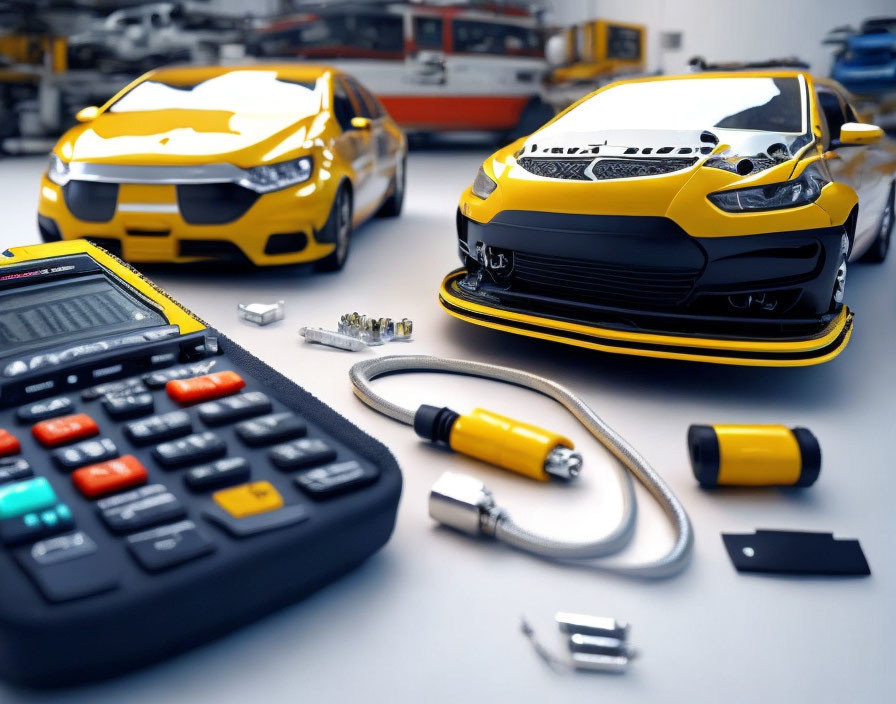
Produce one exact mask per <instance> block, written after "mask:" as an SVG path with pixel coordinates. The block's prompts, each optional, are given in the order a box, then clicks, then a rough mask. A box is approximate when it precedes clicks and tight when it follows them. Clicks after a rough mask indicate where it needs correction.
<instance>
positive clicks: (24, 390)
mask: <svg viewBox="0 0 896 704" xmlns="http://www.w3.org/2000/svg"><path fill="white" fill-rule="evenodd" d="M401 481H402V480H401V473H400V471H399V468H398V466H397V464H396V462H395V460H394V458H393V457H392V455H391V454H390V453H389V451H388V450H387V449H386V448H385V447H384V446H383V445H382V444H380V443H379V442H377V441H376V440H374V439H373V438H371V437H369V436H367V435H365V434H364V433H363V432H361V431H360V430H359V429H358V428H356V427H355V426H354V425H352V424H351V423H349V422H348V421H347V420H346V419H344V418H342V417H341V416H339V415H338V414H337V413H336V412H335V411H333V410H332V409H330V408H329V407H327V406H326V405H324V404H323V403H322V402H320V401H319V400H317V399H316V398H315V397H313V396H312V395H310V394H309V393H307V392H306V391H304V390H303V389H302V388H300V387H299V386H297V385H296V384H295V383H293V382H292V381H290V380H289V379H288V378H286V377H285V376H283V375H282V374H280V373H278V372H277V371H275V370H274V369H272V368H271V367H269V366H268V365H266V364H265V363H264V362H262V361H260V360H259V359H257V358H255V357H253V356H252V355H250V354H249V353H248V352H246V351H245V350H243V349H242V348H240V347H239V346H238V345H236V344H234V343H233V342H232V341H230V340H229V339H228V338H227V337H225V336H224V335H222V334H220V333H219V332H217V331H216V330H214V329H213V328H211V327H209V326H208V325H206V324H205V323H204V322H202V320H200V319H199V318H197V317H196V316H195V315H193V314H192V313H190V312H189V311H187V310H186V309H184V308H183V307H182V306H181V305H179V304H178V303H177V302H175V301H174V300H173V299H172V298H170V297H169V296H168V295H167V294H165V293H164V292H163V291H161V290H160V289H158V288H157V287H156V286H154V285H153V284H152V283H150V282H149V281H147V280H146V279H145V278H143V277H142V276H141V275H140V274H139V273H137V272H136V271H135V270H134V269H132V268H131V267H129V266H128V265H126V264H124V263H123V262H121V261H119V260H118V259H117V258H115V257H113V256H112V255H110V254H109V253H107V252H105V251H103V250H101V249H99V248H97V247H94V246H93V245H91V244H89V243H88V242H85V241H78V240H75V241H68V242H57V243H51V244H44V245H36V246H28V247H20V248H15V249H12V250H7V251H6V252H4V253H3V254H2V255H0V677H2V678H4V679H6V680H8V681H11V682H15V683H19V684H23V685H27V686H34V687H58V686H66V685H72V684H76V683H81V682H86V681H91V680H96V679H100V678H105V677H109V676H113V675H116V674H118V673H121V672H124V671H126V670H129V669H133V668H136V667H139V666H142V665H145V664H149V663H151V662H155V661H158V660H161V659H164V658H166V657H169V656H171V655H174V654H176V653H178V652H181V651H184V650H186V649H188V648H191V647H194V646H197V645H199V644H201V643H203V642H205V641H208V640H209V639H212V638H215V637H218V636H221V635H223V634H225V633H227V632H229V631H232V630H233V629H235V628H237V627H239V626H241V625H243V624H246V623H248V622H250V621H253V620H255V619H258V618H259V617H261V616H263V615H265V614H267V613H270V612H272V611H274V610H275V609H278V608H280V607H283V606H285V605H287V604H290V603H292V602H294V601H296V600H298V599H300V598H301V597H303V596H305V595H307V594H309V593H310V592H312V591H314V590H316V589H318V588H320V587H322V586H323V585H325V584H327V583H328V582H330V581H332V580H333V579H335V578H337V577H339V576H340V575H342V574H344V573H346V572H347V571H348V570H350V569H352V568H353V567H355V566H357V565H358V564H360V563H361V562H362V561H364V560H365V559H366V558H367V557H369V556H370V555H371V554H372V553H374V552H375V551H377V550H378V549H379V548H380V547H382V546H383V545H384V544H385V543H386V541H387V540H388V538H389V536H390V535H391V533H392V529H393V526H394V523H395V515H396V511H397V507H398V500H399V496H400V493H401Z"/></svg>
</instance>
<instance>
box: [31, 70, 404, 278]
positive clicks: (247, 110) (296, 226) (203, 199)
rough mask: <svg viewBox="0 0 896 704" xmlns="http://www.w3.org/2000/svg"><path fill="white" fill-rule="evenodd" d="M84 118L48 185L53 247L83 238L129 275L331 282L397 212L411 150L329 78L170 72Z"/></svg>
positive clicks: (45, 223)
mask: <svg viewBox="0 0 896 704" xmlns="http://www.w3.org/2000/svg"><path fill="white" fill-rule="evenodd" d="M77 117H78V120H79V121H80V122H82V123H83V124H80V125H78V126H76V127H74V128H72V129H71V130H69V131H68V132H67V133H66V134H65V135H63V137H62V138H61V139H60V140H59V142H58V143H57V144H56V146H55V147H54V148H53V152H52V153H51V155H50V164H49V168H48V169H47V172H46V173H45V174H44V176H43V179H42V182H41V189H40V203H39V205H38V227H39V229H40V233H41V235H42V237H43V239H44V240H45V241H55V240H67V239H74V238H79V237H83V238H87V239H90V240H91V241H93V242H95V243H97V244H99V245H101V246H103V247H105V248H106V249H109V250H111V251H113V252H115V253H117V254H120V255H121V256H122V257H123V258H124V259H126V260H128V261H131V262H185V261H194V260H202V259H236V260H241V261H246V260H248V261H251V262H252V263H254V264H259V265H264V264H293V263H297V262H311V261H314V262H316V266H317V268H319V269H322V270H335V269H339V268H341V267H342V265H343V264H344V263H345V260H346V257H347V255H348V250H349V241H350V237H351V232H352V228H353V227H354V226H356V225H358V224H359V223H360V222H362V221H363V220H365V219H366V218H369V217H370V216H372V215H374V214H376V213H380V214H383V215H398V214H399V213H400V212H401V206H402V201H403V199H404V192H405V172H406V170H405V163H406V156H407V141H406V139H405V137H404V135H403V133H402V132H401V130H400V129H399V128H398V126H397V125H396V124H395V123H394V122H393V121H392V119H391V118H390V117H389V115H388V114H387V113H386V111H385V110H384V109H383V107H382V105H381V104H380V102H379V101H378V100H377V99H376V98H375V97H374V96H373V95H372V94H371V93H370V92H369V91H367V90H366V89H365V88H364V87H363V86H362V85H360V84H359V83H358V82H357V81H356V80H355V79H353V78H352V77H351V76H348V75H346V74H344V73H341V72H339V71H337V70H335V69H332V68H327V67H322V66H316V65H315V66H312V65H302V64H291V65H282V66H280V65H253V66H244V67H220V66H216V67H189V68H166V69H160V70H156V71H151V72H149V73H147V74H146V75H144V76H142V77H141V78H139V79H137V80H136V81H134V82H133V83H132V84H130V85H129V86H127V87H126V88H125V89H124V90H122V91H121V92H120V93H119V94H118V95H116V96H115V97H113V98H112V99H111V100H110V101H109V102H108V103H106V105H104V106H103V107H101V108H96V107H91V108H85V109H84V110H82V111H81V112H80V113H78V116H77Z"/></svg>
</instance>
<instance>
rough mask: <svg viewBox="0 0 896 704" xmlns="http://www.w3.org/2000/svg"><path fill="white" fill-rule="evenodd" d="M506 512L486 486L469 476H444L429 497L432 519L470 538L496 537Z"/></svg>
mask: <svg viewBox="0 0 896 704" xmlns="http://www.w3.org/2000/svg"><path fill="white" fill-rule="evenodd" d="M503 514H504V512H503V511H502V510H501V509H500V508H498V505H497V504H496V503H495V497H494V495H493V494H492V492H491V491H490V490H489V488H488V487H487V486H485V484H483V483H482V482H481V481H479V480H478V479H476V478H474V477H471V476H469V475H467V474H458V473H456V472H445V473H444V474H442V476H441V477H439V479H438V481H436V483H435V484H433V486H432V490H431V491H430V493H429V515H430V517H431V518H432V519H433V520H435V521H437V522H438V523H441V524H442V525H444V526H448V527H450V528H454V529H455V530H459V531H461V532H462V533H467V534H468V535H488V536H494V535H495V527H496V526H497V524H498V521H499V520H500V519H501V517H502V515H503Z"/></svg>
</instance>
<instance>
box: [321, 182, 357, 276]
mask: <svg viewBox="0 0 896 704" xmlns="http://www.w3.org/2000/svg"><path fill="white" fill-rule="evenodd" d="M324 231H325V232H326V233H327V237H326V238H325V241H327V242H335V243H336V249H334V250H333V251H332V252H331V253H330V254H328V255H327V256H326V257H324V258H323V259H320V260H319V261H316V262H315V263H314V269H315V271H339V270H340V269H341V268H342V267H343V266H345V262H346V260H347V259H348V250H349V246H350V245H351V238H352V194H351V190H349V188H348V187H347V186H346V185H345V184H343V185H341V186H340V187H339V190H338V191H336V198H334V199H333V208H332V210H330V217H329V218H327V224H326V225H324Z"/></svg>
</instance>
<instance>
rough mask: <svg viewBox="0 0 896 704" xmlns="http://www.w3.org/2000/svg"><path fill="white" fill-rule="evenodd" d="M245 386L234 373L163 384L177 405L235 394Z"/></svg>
mask: <svg viewBox="0 0 896 704" xmlns="http://www.w3.org/2000/svg"><path fill="white" fill-rule="evenodd" d="M245 385H246V382H245V381H243V377H241V376H240V375H239V374H237V373H236V372H215V373H214V374H206V375H205V376H194V377H193V378H192V379H174V380H172V381H169V382H168V383H167V384H165V391H167V392H168V395H169V396H170V397H171V398H172V399H173V400H174V401H177V402H178V403H194V402H196V401H207V400H208V399H212V398H221V397H222V396H230V394H235V393H236V392H237V391H239V390H240V389H241V388H243V387H244V386H245Z"/></svg>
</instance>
